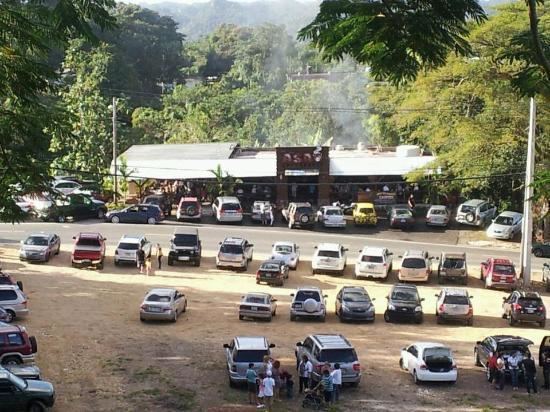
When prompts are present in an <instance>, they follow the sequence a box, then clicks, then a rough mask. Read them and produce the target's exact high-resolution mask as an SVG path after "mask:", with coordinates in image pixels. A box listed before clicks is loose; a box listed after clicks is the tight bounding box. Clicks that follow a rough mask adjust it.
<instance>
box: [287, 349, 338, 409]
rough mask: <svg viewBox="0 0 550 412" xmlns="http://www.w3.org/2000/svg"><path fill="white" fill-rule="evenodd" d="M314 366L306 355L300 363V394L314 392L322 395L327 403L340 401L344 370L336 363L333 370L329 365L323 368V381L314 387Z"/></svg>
mask: <svg viewBox="0 0 550 412" xmlns="http://www.w3.org/2000/svg"><path fill="white" fill-rule="evenodd" d="M312 374H313V364H312V363H311V361H310V360H309V359H308V357H307V356H306V355H304V356H302V359H301V360H300V362H299V363H298V376H299V378H300V381H299V392H300V393H302V392H304V391H308V390H311V391H314V392H318V393H322V394H323V397H324V399H325V402H326V403H334V402H337V401H338V400H339V399H340V389H341V388H342V370H341V369H340V364H338V363H335V364H334V368H332V369H331V367H330V364H329V363H327V364H325V365H323V367H322V368H321V379H320V380H319V382H318V383H317V385H315V386H314V381H313V379H312Z"/></svg>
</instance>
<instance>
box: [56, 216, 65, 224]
mask: <svg viewBox="0 0 550 412" xmlns="http://www.w3.org/2000/svg"><path fill="white" fill-rule="evenodd" d="M65 220H66V219H65V216H63V215H59V216H57V223H65Z"/></svg>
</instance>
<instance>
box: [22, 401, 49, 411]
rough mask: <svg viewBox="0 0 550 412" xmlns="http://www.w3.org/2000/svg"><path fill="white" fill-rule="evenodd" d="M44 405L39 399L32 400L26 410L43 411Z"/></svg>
mask: <svg viewBox="0 0 550 412" xmlns="http://www.w3.org/2000/svg"><path fill="white" fill-rule="evenodd" d="M46 410H47V409H46V405H44V404H43V403H42V402H40V401H32V402H31V403H30V404H29V407H28V408H27V412H45V411H46Z"/></svg>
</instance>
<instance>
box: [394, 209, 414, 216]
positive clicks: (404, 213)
mask: <svg viewBox="0 0 550 412" xmlns="http://www.w3.org/2000/svg"><path fill="white" fill-rule="evenodd" d="M394 213H395V214H396V215H398V216H412V213H411V211H410V210H407V209H395V211H394Z"/></svg>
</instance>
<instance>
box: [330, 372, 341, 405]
mask: <svg viewBox="0 0 550 412" xmlns="http://www.w3.org/2000/svg"><path fill="white" fill-rule="evenodd" d="M330 375H331V376H332V385H333V391H332V401H333V402H336V401H338V400H339V399H340V388H341V387H342V370H341V369H340V364H339V363H335V364H334V370H333V371H332V373H331V374H330Z"/></svg>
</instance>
